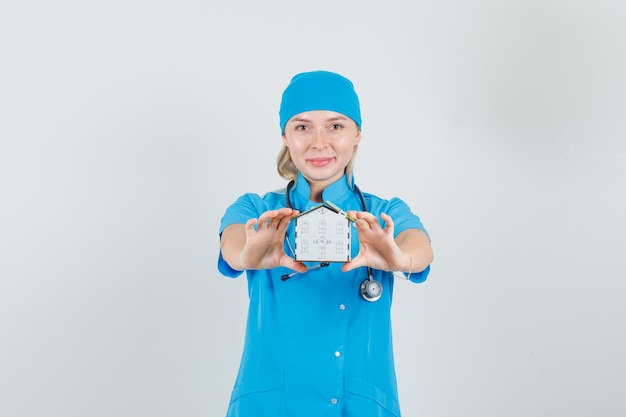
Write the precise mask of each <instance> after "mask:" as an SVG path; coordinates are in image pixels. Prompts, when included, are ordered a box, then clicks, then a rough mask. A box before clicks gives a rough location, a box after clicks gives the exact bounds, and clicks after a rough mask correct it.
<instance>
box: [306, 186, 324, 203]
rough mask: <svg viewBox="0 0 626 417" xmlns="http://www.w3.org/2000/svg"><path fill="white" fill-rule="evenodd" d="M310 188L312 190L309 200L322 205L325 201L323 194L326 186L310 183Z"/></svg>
mask: <svg viewBox="0 0 626 417" xmlns="http://www.w3.org/2000/svg"><path fill="white" fill-rule="evenodd" d="M309 188H311V194H310V196H309V200H311V201H314V202H316V203H321V202H322V201H323V200H322V193H323V192H324V189H325V188H326V186H321V185H318V184H311V183H309Z"/></svg>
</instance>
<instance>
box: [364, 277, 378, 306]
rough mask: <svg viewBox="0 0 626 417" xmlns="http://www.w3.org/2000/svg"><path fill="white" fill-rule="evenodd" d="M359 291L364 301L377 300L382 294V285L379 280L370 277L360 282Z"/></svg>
mask: <svg viewBox="0 0 626 417" xmlns="http://www.w3.org/2000/svg"><path fill="white" fill-rule="evenodd" d="M359 292H360V293H361V297H363V299H364V300H365V301H369V302H372V303H373V302H374V301H378V299H379V298H380V296H381V295H382V294H383V286H382V285H381V283H380V282H378V281H376V280H375V279H373V278H371V277H370V278H367V279H366V280H364V281H363V282H362V283H361V288H360V291H359Z"/></svg>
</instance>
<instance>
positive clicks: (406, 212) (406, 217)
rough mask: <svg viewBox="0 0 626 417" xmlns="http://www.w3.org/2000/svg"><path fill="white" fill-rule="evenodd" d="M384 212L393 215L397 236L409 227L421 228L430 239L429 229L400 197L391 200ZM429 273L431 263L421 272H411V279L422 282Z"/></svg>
mask: <svg viewBox="0 0 626 417" xmlns="http://www.w3.org/2000/svg"><path fill="white" fill-rule="evenodd" d="M384 212H385V213H387V214H388V215H389V216H391V218H392V219H393V224H394V235H395V236H398V234H400V233H402V232H403V231H405V230H408V229H419V230H421V231H423V232H424V233H426V236H428V239H429V240H430V236H429V235H428V231H427V230H426V228H425V227H424V225H423V224H422V221H421V220H420V218H419V216H417V215H416V214H415V213H413V212H412V211H411V208H410V207H409V206H408V205H407V204H406V203H405V202H404V201H403V200H401V199H399V198H393V199H391V200H389V204H388V205H387V207H386V208H385V210H384ZM395 236H394V237H395ZM429 273H430V265H428V266H427V267H426V269H424V270H423V271H421V272H413V273H411V276H410V277H409V280H410V281H411V282H414V283H416V284H419V283H422V282H424V281H426V278H427V277H428V274H429ZM406 275H408V274H405V276H406Z"/></svg>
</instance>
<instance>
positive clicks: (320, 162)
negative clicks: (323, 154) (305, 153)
mask: <svg viewBox="0 0 626 417" xmlns="http://www.w3.org/2000/svg"><path fill="white" fill-rule="evenodd" d="M334 160H335V158H311V159H309V164H311V165H313V166H314V167H323V166H326V165H328V164H330V163H331V162H333V161H334Z"/></svg>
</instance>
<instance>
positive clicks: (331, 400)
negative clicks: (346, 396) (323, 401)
mask: <svg viewBox="0 0 626 417" xmlns="http://www.w3.org/2000/svg"><path fill="white" fill-rule="evenodd" d="M338 402H339V400H338V399H336V398H331V399H330V403H331V404H332V405H335V404H337V403H338Z"/></svg>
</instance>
